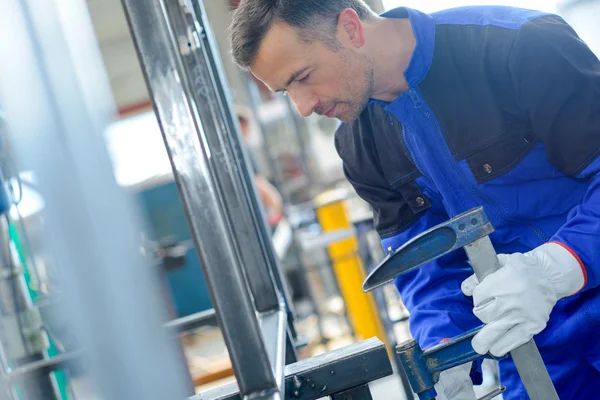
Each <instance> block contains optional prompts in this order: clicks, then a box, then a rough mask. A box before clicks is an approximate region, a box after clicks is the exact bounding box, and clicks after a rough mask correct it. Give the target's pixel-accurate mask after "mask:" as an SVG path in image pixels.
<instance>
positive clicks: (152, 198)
mask: <svg viewBox="0 0 600 400" xmlns="http://www.w3.org/2000/svg"><path fill="white" fill-rule="evenodd" d="M136 200H137V201H138V203H139V204H140V206H141V207H142V209H143V210H144V212H145V216H146V219H147V221H146V226H147V227H146V229H147V232H146V233H147V236H148V239H149V240H152V241H158V240H160V239H163V238H166V237H174V238H175V239H176V240H177V241H178V242H185V241H191V239H192V235H191V233H190V230H189V227H188V223H187V219H186V216H185V212H184V210H183V205H182V204H181V200H180V198H179V193H178V191H177V186H176V184H175V182H174V181H173V180H170V181H168V182H161V183H160V184H158V185H155V186H152V187H149V188H144V189H143V190H141V191H139V192H138V193H137V194H136ZM166 277H167V284H168V286H169V289H170V291H171V297H172V299H173V304H174V307H175V311H176V313H177V317H185V316H187V315H190V314H194V313H197V312H200V311H205V310H208V309H211V308H213V306H212V302H211V300H210V297H209V294H208V288H207V285H206V281H205V280H204V276H203V275H202V269H201V268H200V261H199V259H198V255H197V254H196V251H195V249H194V248H193V247H192V248H190V249H189V250H188V251H187V254H186V260H185V265H184V266H182V267H179V268H176V269H173V270H169V271H167V272H166Z"/></svg>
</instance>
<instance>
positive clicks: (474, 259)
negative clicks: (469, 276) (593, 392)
mask: <svg viewBox="0 0 600 400" xmlns="http://www.w3.org/2000/svg"><path fill="white" fill-rule="evenodd" d="M464 249H465V252H466V253H467V257H469V261H470V262H471V266H472V267H473V271H475V274H476V275H477V279H479V281H480V282H481V281H483V279H484V278H485V277H486V276H488V275H491V274H493V273H494V272H496V271H498V270H499V269H500V268H501V266H500V262H499V261H498V257H497V256H496V250H494V246H493V245H492V242H491V240H490V237H489V236H484V237H483V238H481V239H478V240H475V241H474V242H472V243H470V244H468V245H466V246H465V247H464ZM510 356H511V357H512V359H513V362H514V363H515V366H516V367H517V371H518V372H519V376H520V377H521V380H522V381H523V386H525V389H526V390H527V394H528V395H529V397H530V398H531V399H532V400H552V399H556V400H558V394H557V393H556V389H555V388H554V385H553V383H552V379H550V374H549V373H548V370H547V369H546V367H545V365H544V360H542V356H541V355H540V351H539V350H538V348H537V346H536V344H535V341H534V340H533V339H531V340H530V341H529V342H527V343H525V344H524V345H522V346H520V347H517V348H516V349H514V350H513V351H511V352H510Z"/></svg>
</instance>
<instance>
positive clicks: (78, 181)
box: [0, 0, 192, 400]
mask: <svg viewBox="0 0 600 400" xmlns="http://www.w3.org/2000/svg"><path fill="white" fill-rule="evenodd" d="M0 33H1V35H2V36H3V37H11V40H2V41H0V58H1V59H3V60H12V61H11V63H2V64H1V65H0V79H1V80H2V81H1V82H0V103H1V104H2V108H3V110H4V112H5V115H6V118H7V120H8V121H9V123H10V124H11V127H12V128H13V129H12V131H13V132H14V135H13V136H12V137H11V141H12V143H14V145H15V149H16V152H15V154H16V158H17V161H18V165H19V166H20V167H21V168H24V169H25V168H27V169H31V170H33V171H34V173H35V175H36V178H37V181H38V182H39V185H38V189H39V193H40V195H41V196H42V198H43V201H44V210H43V217H44V218H43V220H44V225H43V227H42V229H43V236H42V239H43V244H44V249H45V250H46V251H47V254H48V257H50V258H52V262H53V263H54V264H56V265H60V266H61V269H62V272H63V273H62V275H61V278H62V281H61V282H60V283H61V284H62V289H64V292H65V297H66V298H67V301H66V302H65V305H66V308H67V309H65V310H63V312H64V313H65V314H66V315H67V316H68V317H69V318H70V321H69V324H70V326H72V327H73V330H74V333H75V334H76V336H77V341H78V343H79V344H80V345H81V347H82V350H83V351H84V354H85V361H86V364H87V365H86V366H87V367H89V368H88V369H89V371H90V378H91V379H92V380H93V383H94V385H95V387H96V388H97V389H98V391H99V393H98V394H99V396H100V397H101V398H106V399H115V400H120V399H133V398H143V399H146V400H151V399H156V400H164V399H177V398H183V397H184V396H185V395H186V394H187V393H190V390H189V389H192V388H189V387H186V382H185V379H184V377H185V376H186V374H187V373H188V372H187V369H186V368H185V362H184V360H182V359H180V358H178V357H177V356H176V351H175V349H174V348H173V347H172V346H173V345H174V344H173V343H174V341H172V340H170V339H169V336H168V335H167V332H166V331H165V330H164V329H160V327H161V325H162V323H163V322H164V321H165V320H166V310H164V305H163V301H162V298H160V296H157V293H159V289H158V288H159V284H158V280H157V279H156V276H154V275H152V272H151V267H150V266H149V265H147V263H146V262H145V261H144V259H143V257H142V256H141V254H140V253H139V251H138V249H139V248H140V241H139V238H140V232H142V229H141V224H140V223H139V220H138V218H137V216H136V213H135V211H134V209H133V201H132V199H130V198H128V197H127V195H126V193H125V191H124V190H123V189H122V188H120V187H118V185H117V183H116V181H115V178H114V174H113V170H112V165H111V162H110V158H109V156H108V152H107V150H106V145H105V143H104V137H103V131H104V129H105V128H106V125H107V124H108V123H109V122H110V118H111V116H112V115H114V114H115V108H114V104H113V103H112V96H111V94H110V90H109V88H110V86H109V83H108V79H107V77H106V74H105V71H104V70H103V63H102V58H101V55H100V51H99V49H98V44H97V41H96V38H95V35H94V32H93V25H92V23H91V20H90V17H89V14H88V10H87V5H86V3H85V2H84V1H82V0H61V1H49V2H37V1H33V0H6V1H2V3H1V6H0ZM24 87H27V90H26V91H23V88H24ZM32 113H34V114H35V118H32ZM140 332H143V334H140ZM115 363H117V365H118V368H115ZM186 389H188V390H186Z"/></svg>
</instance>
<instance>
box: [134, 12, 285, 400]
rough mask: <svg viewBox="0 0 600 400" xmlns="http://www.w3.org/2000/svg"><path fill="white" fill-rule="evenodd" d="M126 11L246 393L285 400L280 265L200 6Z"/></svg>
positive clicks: (174, 171)
mask: <svg viewBox="0 0 600 400" xmlns="http://www.w3.org/2000/svg"><path fill="white" fill-rule="evenodd" d="M123 4H124V6H125V11H126V14H127V17H128V20H129V25H130V28H131V31H132V34H133V38H134V42H135V44H136V47H137V51H138V54H139V56H140V60H141V62H142V66H143V70H144V72H145V76H146V82H147V85H148V88H149V90H150V93H151V96H152V100H153V104H154V108H155V111H156V114H157V118H158V121H159V124H160V126H161V131H162V134H163V139H164V141H165V145H166V147H167V153H168V155H169V158H170V160H171V164H172V168H173V173H174V176H175V180H176V182H177V185H178V189H179V192H180V196H181V199H182V203H183V206H184V209H185V211H186V214H187V217H188V222H189V224H190V228H191V229H190V230H191V232H192V236H193V238H194V243H195V245H196V250H197V252H198V254H199V256H200V259H201V264H202V268H203V271H204V274H205V276H206V280H207V283H208V286H209V289H210V292H211V297H212V300H213V303H214V306H215V311H216V314H217V319H218V321H219V324H220V326H221V329H222V331H223V336H224V339H225V342H226V345H227V348H228V350H229V355H230V358H231V361H232V365H233V369H234V372H235V375H236V378H237V381H238V385H239V388H240V391H241V393H242V396H243V397H244V398H246V397H247V398H268V399H279V398H281V393H282V385H283V383H284V382H283V379H281V378H282V376H281V374H282V372H281V371H283V369H282V368H281V364H282V363H283V362H284V360H283V357H282V354H281V351H280V349H281V347H280V346H281V343H282V340H281V339H282V335H283V334H285V332H286V329H282V328H283V327H285V325H286V324H284V325H282V324H281V323H280V320H277V318H278V316H280V315H282V311H283V310H284V306H283V304H282V296H281V294H280V292H279V290H278V288H277V287H276V285H275V284H274V276H273V273H272V271H273V268H274V265H275V263H276V256H275V252H274V249H273V247H272V244H271V241H270V238H269V235H268V233H267V230H266V225H265V220H264V216H263V215H262V213H261V212H260V211H259V210H260V208H259V207H258V200H257V196H256V190H255V188H254V185H253V182H252V179H251V177H250V175H249V173H248V168H247V162H246V156H245V153H244V150H243V147H242V145H241V140H240V137H239V134H238V132H237V130H236V129H234V128H235V126H237V124H236V122H235V119H234V118H233V117H232V113H231V107H230V103H229V99H228V96H227V95H226V91H225V89H224V84H223V77H222V76H221V75H222V72H220V65H219V62H218V58H217V57H216V55H215V54H216V53H215V51H214V49H213V44H212V43H211V39H210V35H209V34H208V24H207V23H206V20H205V19H203V18H199V16H197V15H196V10H200V11H202V8H201V4H197V5H196V10H195V8H194V5H193V4H192V1H191V0H181V1H178V2H176V1H162V0H154V1H147V0H123ZM248 285H249V287H250V288H249V287H248ZM255 310H256V311H258V312H259V313H261V315H260V318H261V321H262V324H261V325H259V322H258V320H257V318H256V312H255ZM261 329H262V331H261ZM266 338H269V340H268V341H267V340H266ZM288 339H289V338H288Z"/></svg>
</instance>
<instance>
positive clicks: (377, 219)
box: [335, 104, 430, 238]
mask: <svg viewBox="0 0 600 400" xmlns="http://www.w3.org/2000/svg"><path fill="white" fill-rule="evenodd" d="M335 147H336V149H337V151H338V154H339V155H340V157H341V158H342V161H343V164H344V174H345V175H346V178H347V179H348V181H349V182H350V183H351V184H352V186H353V187H354V189H355V190H356V193H357V194H358V195H359V196H360V197H361V198H362V199H363V200H365V201H366V202H367V203H369V204H370V205H371V207H372V209H373V219H374V223H375V227H376V229H377V231H378V232H379V234H380V236H381V237H383V238H385V237H389V236H393V235H395V234H398V233H399V232H401V231H403V230H405V229H407V228H408V227H409V226H411V225H412V224H413V223H414V222H415V221H416V220H418V218H420V215H417V214H419V213H421V212H422V211H424V210H425V209H427V208H428V207H429V206H430V202H429V201H428V200H427V201H426V202H425V203H424V204H423V203H422V201H423V198H424V197H423V198H421V202H419V201H417V199H418V198H419V197H422V194H421V191H420V189H419V187H418V186H417V185H416V184H415V183H414V179H415V178H416V177H417V176H418V171H417V170H416V168H415V166H414V164H413V163H412V161H411V160H410V159H409V158H408V156H407V155H406V154H405V153H404V151H403V150H402V149H403V148H404V146H403V142H402V128H401V126H400V123H399V122H398V121H397V120H396V119H395V118H393V117H392V116H391V115H390V114H388V113H387V111H385V108H384V106H383V105H381V104H372V105H370V106H369V107H367V108H366V109H365V110H364V111H363V112H362V114H361V116H360V117H359V118H358V119H357V120H356V121H354V122H351V123H343V124H342V125H340V127H339V128H338V130H337V131H336V134H335Z"/></svg>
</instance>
